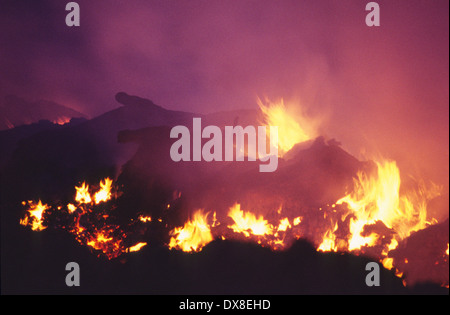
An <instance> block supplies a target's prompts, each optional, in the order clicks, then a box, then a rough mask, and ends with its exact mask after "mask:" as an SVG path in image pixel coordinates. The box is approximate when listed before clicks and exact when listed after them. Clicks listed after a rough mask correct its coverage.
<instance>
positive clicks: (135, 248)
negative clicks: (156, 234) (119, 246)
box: [128, 242, 147, 253]
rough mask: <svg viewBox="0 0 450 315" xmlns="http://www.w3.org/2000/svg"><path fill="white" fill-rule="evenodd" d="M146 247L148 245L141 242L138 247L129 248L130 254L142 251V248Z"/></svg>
mask: <svg viewBox="0 0 450 315" xmlns="http://www.w3.org/2000/svg"><path fill="white" fill-rule="evenodd" d="M146 245H147V243H146V242H140V243H137V244H136V245H134V246H131V247H129V248H128V252H130V253H131V252H137V251H140V250H141V248H142V247H144V246H146Z"/></svg>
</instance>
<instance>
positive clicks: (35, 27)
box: [0, 0, 449, 181]
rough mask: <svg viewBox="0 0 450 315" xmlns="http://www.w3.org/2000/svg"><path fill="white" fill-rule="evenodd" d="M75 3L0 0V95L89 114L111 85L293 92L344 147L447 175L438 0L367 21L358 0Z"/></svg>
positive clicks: (442, 10) (245, 98) (208, 94)
mask: <svg viewBox="0 0 450 315" xmlns="http://www.w3.org/2000/svg"><path fill="white" fill-rule="evenodd" d="M67 2H68V1H67ZM77 2H78V3H79V4H80V7H81V26H80V27H78V28H69V27H67V26H66V25H65V23H64V20H65V15H66V13H67V12H66V11H65V10H64V7H65V4H66V1H31V0H29V1H10V0H6V1H2V4H0V15H1V16H0V47H1V48H0V55H1V58H0V96H4V95H6V94H16V95H19V96H22V97H25V98H28V99H31V100H33V99H41V98H43V99H48V100H53V101H56V102H58V103H61V104H63V105H66V106H69V107H73V108H75V109H77V110H80V111H82V112H84V113H86V114H88V115H91V116H95V115H98V114H101V113H103V112H105V111H107V110H111V109H113V108H116V107H117V106H118V104H117V103H116V102H115V100H114V95H115V94H116V93H117V92H119V91H125V92H127V93H129V94H134V95H138V96H141V97H145V98H148V99H151V100H153V102H155V103H156V104H158V105H161V106H163V107H165V108H168V109H174V110H184V111H193V112H201V113H209V112H215V111H222V110H232V109H240V108H256V107H257V105H256V96H268V97H270V98H272V99H277V98H280V97H283V98H285V99H287V100H288V99H292V98H299V99H301V101H302V103H303V104H304V105H305V106H306V107H307V108H308V110H309V112H310V113H311V114H316V115H317V114H320V113H327V118H328V119H327V126H326V128H325V132H326V133H327V135H328V136H330V137H335V138H337V139H338V140H340V141H342V142H343V144H344V147H346V148H348V149H349V150H350V151H352V153H354V154H356V153H358V152H357V151H360V150H361V149H363V148H365V149H368V150H371V149H373V148H376V150H379V151H380V152H382V153H383V154H384V155H387V157H392V158H399V159H403V160H408V158H409V159H411V161H412V162H411V164H414V165H415V166H417V167H419V168H424V169H425V171H426V172H428V171H430V169H431V168H433V170H432V171H430V172H431V173H432V174H433V176H439V174H440V173H444V174H445V176H446V179H445V180H444V181H448V157H449V150H448V141H449V136H448V128H449V120H448V116H449V88H448V86H449V72H448V67H449V50H448V49H449V48H448V46H449V15H448V10H449V2H448V0H433V1H415V0H414V1H413V0H401V1H400V0H399V1H378V3H379V4H380V8H381V26H380V27H378V28H369V27H367V26H366V24H365V16H366V14H367V12H366V11H365V5H366V3H367V2H369V1H362V0H346V1H338V0H336V1H328V0H326V1H325V0H324V1H322V0H321V1H319V0H291V1H288V0H282V1H273V0H271V1H267V0H258V1H256V0H255V1H247V0H244V1H241V0H221V1H217V0H213V1H211V0H208V1H206V0H202V1H198V0H191V1H185V0H179V1H173V0H164V1H163V0H159V1H144V0H140V1H138V0H132V1H111V2H106V1H92V0H90V1H87V0H83V1H77ZM424 165H427V166H424ZM430 165H433V167H431V166H430ZM436 165H439V168H436Z"/></svg>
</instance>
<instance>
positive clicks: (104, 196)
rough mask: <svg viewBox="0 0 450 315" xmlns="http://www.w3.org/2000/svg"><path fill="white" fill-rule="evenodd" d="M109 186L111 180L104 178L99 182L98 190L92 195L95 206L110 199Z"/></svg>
mask: <svg viewBox="0 0 450 315" xmlns="http://www.w3.org/2000/svg"><path fill="white" fill-rule="evenodd" d="M111 185H112V180H111V179H109V178H105V179H104V180H102V181H100V190H99V191H97V192H96V193H95V195H94V200H95V204H99V203H100V202H105V201H108V200H109V199H111Z"/></svg>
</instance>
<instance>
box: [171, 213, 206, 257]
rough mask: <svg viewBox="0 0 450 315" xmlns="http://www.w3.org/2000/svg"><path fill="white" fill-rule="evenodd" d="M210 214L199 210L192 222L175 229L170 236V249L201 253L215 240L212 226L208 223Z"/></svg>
mask: <svg viewBox="0 0 450 315" xmlns="http://www.w3.org/2000/svg"><path fill="white" fill-rule="evenodd" d="M207 217H208V213H203V210H197V211H196V212H194V214H193V218H192V220H189V221H187V222H186V223H185V224H184V226H183V227H178V228H175V229H173V230H172V231H171V232H170V234H171V235H172V238H171V239H170V243H169V248H170V249H172V248H176V249H181V250H183V251H185V252H191V251H194V252H197V251H200V250H201V249H202V248H203V246H205V245H206V244H208V243H209V242H211V241H212V240H213V236H212V234H211V226H210V225H209V224H208V222H207Z"/></svg>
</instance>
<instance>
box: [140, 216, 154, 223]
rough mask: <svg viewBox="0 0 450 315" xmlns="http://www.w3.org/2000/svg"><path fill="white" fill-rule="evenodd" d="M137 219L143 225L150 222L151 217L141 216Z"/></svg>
mask: <svg viewBox="0 0 450 315" xmlns="http://www.w3.org/2000/svg"><path fill="white" fill-rule="evenodd" d="M138 219H139V221H141V222H144V223H146V222H152V217H151V216H143V215H140V216H139V217H138Z"/></svg>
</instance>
